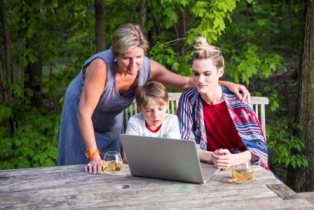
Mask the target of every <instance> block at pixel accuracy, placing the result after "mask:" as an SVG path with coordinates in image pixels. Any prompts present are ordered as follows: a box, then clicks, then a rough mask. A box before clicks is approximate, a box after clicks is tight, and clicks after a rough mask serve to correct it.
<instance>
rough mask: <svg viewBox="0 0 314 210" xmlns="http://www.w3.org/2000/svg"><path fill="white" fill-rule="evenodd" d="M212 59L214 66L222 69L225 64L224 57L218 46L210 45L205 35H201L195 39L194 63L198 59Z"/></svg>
mask: <svg viewBox="0 0 314 210" xmlns="http://www.w3.org/2000/svg"><path fill="white" fill-rule="evenodd" d="M208 58H209V59H212V60H213V64H214V66H216V67H217V69H220V68H221V67H223V66H224V58H223V56H222V54H221V51H220V49H219V48H218V47H215V46H212V45H210V44H209V43H208V42H207V40H206V38H205V37H202V36H199V37H197V38H196V39H195V40H194V52H193V57H192V63H193V61H194V60H196V59H208Z"/></svg>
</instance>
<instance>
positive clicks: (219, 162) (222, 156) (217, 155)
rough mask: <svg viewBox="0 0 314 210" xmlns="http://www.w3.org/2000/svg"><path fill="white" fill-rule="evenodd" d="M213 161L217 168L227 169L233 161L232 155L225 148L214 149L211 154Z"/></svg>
mask: <svg viewBox="0 0 314 210" xmlns="http://www.w3.org/2000/svg"><path fill="white" fill-rule="evenodd" d="M212 158H213V163H214V165H215V166H216V167H217V168H220V169H223V170H225V169H228V168H230V167H231V166H232V165H233V163H234V161H235V160H234V156H233V155H232V154H231V153H230V152H229V150H227V149H218V150H215V151H214V152H213V154H212Z"/></svg>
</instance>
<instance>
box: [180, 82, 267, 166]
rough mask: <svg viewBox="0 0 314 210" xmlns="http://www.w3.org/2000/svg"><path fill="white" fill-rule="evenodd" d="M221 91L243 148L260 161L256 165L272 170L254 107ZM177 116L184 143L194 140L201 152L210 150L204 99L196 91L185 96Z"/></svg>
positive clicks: (182, 98)
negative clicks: (205, 122) (185, 140)
mask: <svg viewBox="0 0 314 210" xmlns="http://www.w3.org/2000/svg"><path fill="white" fill-rule="evenodd" d="M222 91H223V96H224V99H225V102H226V105H227V107H228V110H229V113H230V116H231V118H232V120H233V123H234V126H235V128H236V129H237V131H238V133H239V136H240V138H241V140H242V142H243V144H244V145H245V146H246V148H247V149H248V150H250V151H251V152H252V153H253V154H254V155H255V156H257V157H258V160H257V161H256V162H255V164H259V165H260V166H262V167H263V168H265V169H266V170H269V166H268V151H267V147H266V140H265V136H264V133H263V130H262V127H261V124H260V122H259V120H258V118H257V116H256V114H255V113H254V111H253V109H252V107H251V106H250V105H249V104H247V103H243V102H241V101H240V100H239V99H238V97H237V96H236V95H234V94H233V93H232V92H231V91H229V89H227V88H225V87H222ZM177 114H178V118H179V125H180V131H181V137H182V139H188V140H194V141H195V142H196V144H197V145H198V147H199V148H200V149H202V150H207V137H206V131H205V125H204V120H203V118H204V114H203V105H202V99H201V97H200V95H199V93H198V91H197V89H196V88H195V87H194V88H191V89H189V90H187V91H186V92H184V93H183V94H182V96H181V97H180V102H179V107H178V111H177Z"/></svg>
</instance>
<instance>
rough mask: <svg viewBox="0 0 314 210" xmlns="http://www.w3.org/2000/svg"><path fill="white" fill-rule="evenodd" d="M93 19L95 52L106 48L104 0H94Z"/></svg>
mask: <svg viewBox="0 0 314 210" xmlns="http://www.w3.org/2000/svg"><path fill="white" fill-rule="evenodd" d="M95 19H96V20H95V21H96V22H95V33H96V52H100V51H103V50H105V48H106V44H105V3H104V0H95Z"/></svg>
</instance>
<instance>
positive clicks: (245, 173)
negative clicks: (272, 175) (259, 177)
mask: <svg viewBox="0 0 314 210" xmlns="http://www.w3.org/2000/svg"><path fill="white" fill-rule="evenodd" d="M252 179H253V167H252V164H251V162H249V161H248V162H245V163H242V164H240V165H235V166H233V167H232V180H233V181H234V182H239V183H242V182H249V181H251V180H252Z"/></svg>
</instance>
